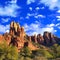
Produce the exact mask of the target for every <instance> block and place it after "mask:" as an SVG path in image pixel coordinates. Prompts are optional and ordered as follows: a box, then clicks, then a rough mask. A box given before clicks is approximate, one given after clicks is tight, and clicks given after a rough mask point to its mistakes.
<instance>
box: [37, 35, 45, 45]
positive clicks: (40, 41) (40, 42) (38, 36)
mask: <svg viewBox="0 0 60 60" xmlns="http://www.w3.org/2000/svg"><path fill="white" fill-rule="evenodd" d="M37 41H38V43H39V44H43V42H44V38H43V36H41V34H38V35H37Z"/></svg>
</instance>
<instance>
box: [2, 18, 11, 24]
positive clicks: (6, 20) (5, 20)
mask: <svg viewBox="0 0 60 60" xmlns="http://www.w3.org/2000/svg"><path fill="white" fill-rule="evenodd" d="M1 20H2V23H5V22H8V21H9V20H10V18H1Z"/></svg>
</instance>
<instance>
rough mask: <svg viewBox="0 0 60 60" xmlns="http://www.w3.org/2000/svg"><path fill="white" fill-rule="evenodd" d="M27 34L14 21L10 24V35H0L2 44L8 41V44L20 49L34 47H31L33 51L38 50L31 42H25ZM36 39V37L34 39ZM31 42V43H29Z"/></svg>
mask: <svg viewBox="0 0 60 60" xmlns="http://www.w3.org/2000/svg"><path fill="white" fill-rule="evenodd" d="M25 36H26V33H25V31H24V27H20V25H19V24H18V23H16V22H14V21H12V22H11V23H10V31H9V33H5V34H3V35H0V43H1V42H3V41H4V40H6V42H7V44H8V45H10V44H12V45H13V46H16V47H17V48H18V50H19V49H21V48H23V47H24V46H29V47H30V45H31V46H33V47H31V48H32V49H33V50H34V49H35V48H36V47H35V46H34V45H33V44H32V42H30V41H31V37H30V36H28V37H30V41H26V40H25ZM35 38H36V37H35V36H34V39H35ZM28 42H29V43H28Z"/></svg>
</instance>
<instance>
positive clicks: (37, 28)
mask: <svg viewBox="0 0 60 60" xmlns="http://www.w3.org/2000/svg"><path fill="white" fill-rule="evenodd" d="M24 27H25V31H26V33H27V34H28V35H34V34H35V33H36V34H39V33H40V34H42V35H43V32H44V31H48V32H52V33H54V32H56V30H54V27H53V24H50V25H49V26H47V25H46V26H44V27H41V24H40V23H39V22H38V23H31V24H30V25H27V24H25V25H24Z"/></svg>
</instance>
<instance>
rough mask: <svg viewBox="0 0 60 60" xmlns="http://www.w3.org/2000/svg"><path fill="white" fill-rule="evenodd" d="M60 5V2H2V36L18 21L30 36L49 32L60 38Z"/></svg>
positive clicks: (49, 0) (0, 32)
mask: <svg viewBox="0 0 60 60" xmlns="http://www.w3.org/2000/svg"><path fill="white" fill-rule="evenodd" d="M59 4H60V0H0V34H2V33H5V32H8V31H9V27H10V25H9V24H10V23H11V21H16V22H19V24H20V25H21V26H24V28H25V31H26V33H27V34H28V35H33V34H39V33H40V34H43V32H44V31H49V32H52V33H53V34H55V35H57V36H59V37H60V5H59Z"/></svg>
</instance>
